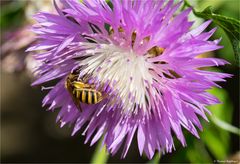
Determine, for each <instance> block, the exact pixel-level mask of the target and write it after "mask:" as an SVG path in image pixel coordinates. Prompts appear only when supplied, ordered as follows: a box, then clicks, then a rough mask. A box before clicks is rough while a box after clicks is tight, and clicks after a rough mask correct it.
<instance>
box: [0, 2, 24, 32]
mask: <svg viewBox="0 0 240 164" xmlns="http://www.w3.org/2000/svg"><path fill="white" fill-rule="evenodd" d="M26 3H27V1H12V2H10V1H9V3H8V4H6V5H4V6H1V13H0V27H1V30H2V29H4V28H9V27H12V26H20V25H22V24H23V23H24V7H25V5H26Z"/></svg>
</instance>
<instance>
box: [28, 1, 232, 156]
mask: <svg viewBox="0 0 240 164" xmlns="http://www.w3.org/2000/svg"><path fill="white" fill-rule="evenodd" d="M61 2H62V4H63V6H64V7H63V8H62V9H60V8H58V7H57V5H55V8H56V10H57V12H58V14H56V15H54V14H50V13H38V14H37V15H36V16H35V19H36V20H37V21H38V22H39V23H38V24H36V25H35V26H34V27H33V30H34V32H35V33H37V34H38V38H39V43H38V44H37V45H35V46H33V47H31V48H30V49H29V50H44V52H42V53H41V54H37V55H35V58H36V59H37V60H39V61H41V62H42V65H41V66H40V67H39V68H38V69H37V72H38V75H39V77H38V80H36V81H35V82H34V83H33V84H34V85H39V84H42V83H45V82H48V81H51V80H56V79H57V80H58V83H57V84H56V85H55V86H54V87H53V88H52V89H51V91H50V92H49V93H48V94H47V96H46V97H45V98H44V100H43V105H47V104H49V105H50V107H49V110H54V109H56V108H60V112H59V114H58V117H57V121H60V122H61V126H64V125H65V124H71V125H73V126H74V130H73V135H74V134H75V133H76V132H77V131H79V130H82V128H83V125H87V126H86V128H85V129H83V130H82V134H83V135H86V143H87V142H90V144H91V145H93V144H94V143H96V142H97V141H98V140H99V139H100V138H101V137H102V138H103V144H105V145H106V147H107V150H108V151H109V152H110V153H111V154H115V153H116V152H117V151H118V150H119V148H120V147H121V145H124V146H123V147H124V149H123V154H122V155H123V157H125V156H126V154H127V151H128V149H129V147H130V145H131V141H132V140H133V137H134V135H135V134H136V137H137V141H138V148H139V152H140V154H141V155H142V153H143V152H144V153H145V154H146V155H147V156H148V158H152V157H153V155H154V152H155V151H156V150H157V151H161V152H163V153H165V152H172V150H173V149H175V147H174V142H173V135H175V136H176V137H177V139H178V140H179V141H180V142H181V144H182V145H183V146H186V141H185V139H184V135H183V132H182V128H185V129H187V130H188V131H189V132H190V133H192V134H193V135H194V136H196V137H197V138H199V135H198V132H197V129H196V127H197V128H199V129H200V130H202V126H201V123H200V121H199V119H198V117H199V116H200V117H202V118H204V119H205V120H207V117H206V115H205V113H210V112H209V111H208V110H207V109H206V106H208V105H212V104H216V103H219V101H218V100H217V99H216V98H215V97H214V96H212V95H211V94H209V93H208V92H206V90H208V89H210V88H212V87H219V86H218V85H217V84H216V83H215V82H218V81H225V80H224V78H226V77H230V75H228V74H225V73H218V72H210V71H207V70H202V69H199V68H202V67H210V66H219V65H224V64H226V63H227V62H226V61H224V60H222V59H217V58H198V57H197V56H198V55H200V54H202V53H205V52H209V51H213V50H217V49H220V48H222V46H219V45H218V43H219V42H220V40H214V41H211V40H209V38H210V37H211V36H212V34H213V33H214V32H215V30H216V29H215V28H214V29H212V30H210V31H209V32H204V30H205V29H206V27H207V26H208V25H209V24H210V22H211V21H206V22H205V23H203V24H202V25H200V26H199V27H198V28H196V29H193V30H190V28H191V26H192V24H193V22H190V21H188V14H189V13H190V12H191V9H187V10H184V11H183V12H181V13H180V14H178V15H177V16H174V15H173V14H174V13H175V12H176V11H177V9H179V7H180V5H181V3H178V4H174V3H173V1H168V2H164V1H152V0H148V1H130V0H123V1H119V0H113V1H112V2H111V5H112V6H113V7H112V8H111V7H110V5H108V4H107V3H106V1H104V0H94V1H87V0H86V1H84V2H83V3H80V2H78V1H77V0H62V1H61ZM75 70H78V71H79V76H78V78H79V79H81V78H83V77H86V76H87V77H88V83H89V84H93V85H95V87H96V89H97V90H100V91H101V92H102V93H104V94H105V95H107V96H106V97H105V98H104V99H103V100H102V101H101V102H99V103H97V104H91V105H87V104H84V103H81V108H82V110H83V111H82V112H81V111H80V110H79V109H78V108H77V107H76V105H75V104H74V102H73V99H72V97H71V95H70V94H69V92H68V91H67V90H66V88H65V87H64V83H65V80H66V78H67V76H68V75H69V74H70V73H71V72H73V71H75Z"/></svg>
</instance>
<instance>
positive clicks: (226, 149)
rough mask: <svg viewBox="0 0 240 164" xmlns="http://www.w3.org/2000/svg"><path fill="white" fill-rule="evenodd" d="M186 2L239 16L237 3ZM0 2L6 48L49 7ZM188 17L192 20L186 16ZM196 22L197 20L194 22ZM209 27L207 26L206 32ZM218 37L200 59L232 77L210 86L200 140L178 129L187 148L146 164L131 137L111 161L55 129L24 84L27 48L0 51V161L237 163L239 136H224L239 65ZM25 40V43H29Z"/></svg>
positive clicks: (43, 0) (20, 0) (232, 117)
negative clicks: (221, 62)
mask: <svg viewBox="0 0 240 164" xmlns="http://www.w3.org/2000/svg"><path fill="white" fill-rule="evenodd" d="M37 1H38V2H37ZM189 2H190V3H191V4H192V5H193V6H194V7H195V9H196V10H197V11H201V10H203V9H204V8H205V7H207V6H209V5H210V6H212V7H213V10H214V12H215V13H218V14H222V15H226V16H229V17H233V18H235V19H238V20H239V17H240V13H239V8H240V3H239V1H238V0H203V1H200V0H199V1H197V0H196V1H189ZM0 4H1V10H0V11H1V17H0V27H1V45H4V44H6V43H7V44H10V45H11V47H12V49H14V47H16V46H17V45H16V44H17V43H21V42H23V41H22V39H21V38H22V37H24V38H27V37H30V36H31V34H27V33H24V35H20V37H17V38H14V35H15V33H14V32H16V31H18V30H19V29H20V31H21V29H22V28H23V27H24V26H27V25H29V24H31V23H32V20H31V19H30V15H32V13H34V12H35V11H38V10H46V11H49V10H50V11H51V10H52V8H53V7H52V5H51V0H32V1H30V0H7V1H6V0H1V1H0ZM190 19H196V18H195V17H194V16H191V18H190ZM202 21H203V20H201V19H198V22H199V23H200V22H202ZM213 27H214V25H213V24H212V25H211V27H210V28H209V29H211V28H213ZM31 37H32V36H31ZM220 37H222V41H221V45H224V48H223V49H221V50H219V51H216V52H214V53H210V54H204V55H206V56H215V57H219V58H224V59H226V60H227V61H229V62H230V63H231V65H227V66H223V67H218V68H217V69H214V70H215V71H221V72H227V73H230V74H233V75H234V76H233V78H231V79H227V82H226V83H219V84H220V85H221V86H222V89H216V88H214V89H212V90H211V91H210V92H211V93H212V94H214V95H216V96H217V97H218V98H219V99H220V100H221V101H222V102H223V103H222V104H220V105H215V106H211V107H209V109H210V110H211V111H212V113H213V115H212V116H209V120H210V123H206V122H205V121H203V120H201V121H202V124H203V127H204V130H203V132H200V136H201V139H200V140H199V139H197V138H195V137H193V136H192V135H190V134H189V133H188V132H186V131H184V133H185V136H186V140H187V145H188V146H187V147H186V148H183V147H182V146H181V145H180V143H179V142H178V141H176V142H175V143H176V144H175V146H176V151H175V152H173V153H171V154H166V155H163V156H162V157H161V159H160V161H159V155H156V156H155V159H154V160H152V161H148V160H147V158H146V157H145V156H142V157H140V156H139V153H138V148H137V143H136V139H134V141H133V143H132V145H131V147H130V150H129V153H128V155H127V157H126V158H125V159H121V158H120V155H121V151H119V152H118V154H117V155H116V156H114V157H111V156H108V155H106V153H105V152H103V151H100V152H99V150H98V148H97V147H98V146H97V145H95V146H92V147H90V146H89V145H88V144H86V145H85V144H84V137H83V136H81V134H80V133H78V134H77V135H75V136H73V137H71V136H70V135H71V129H72V128H69V127H63V128H60V127H59V124H56V123H55V119H56V115H57V112H54V113H53V112H46V111H45V109H46V108H42V107H41V101H42V99H43V97H44V95H45V94H46V93H47V91H43V92H41V91H40V89H41V88H40V87H31V86H30V85H31V82H32V81H33V78H32V76H31V74H30V73H29V71H27V68H28V67H27V66H26V59H25V58H27V55H26V54H25V53H24V49H25V48H26V46H27V44H22V45H21V46H20V47H19V48H16V49H14V52H12V51H13V50H11V51H10V50H9V51H10V52H11V54H13V53H14V55H15V58H13V59H12V58H10V59H8V60H7V62H6V58H7V57H8V54H7V53H2V50H1V162H84V163H89V162H97V163H104V162H106V160H107V162H109V163H113V162H117V163H148V162H150V163H159V162H160V163H212V162H221V161H222V160H227V159H228V160H235V161H237V160H238V162H240V154H239V135H237V134H234V133H232V132H229V131H233V132H236V129H235V128H234V127H238V128H239V67H238V66H237V65H236V61H235V59H234V55H233V50H232V47H231V43H230V42H229V40H228V38H227V36H226V34H225V33H224V31H223V30H222V29H221V28H218V30H217V32H216V33H215V34H214V36H213V37H212V39H214V38H220ZM238 37H239V36H238ZM12 38H13V39H12ZM29 40H30V41H29V43H31V42H32V41H31V39H29ZM14 55H13V56H14ZM16 56H17V57H16ZM9 60H10V62H9ZM16 60H21V62H19V61H16ZM3 62H5V63H3ZM16 62H17V63H18V64H22V66H20V69H11V71H6V70H9V69H6V68H5V67H8V65H15V64H16ZM232 126H234V127H232ZM238 133H239V131H238ZM218 160H219V161H218Z"/></svg>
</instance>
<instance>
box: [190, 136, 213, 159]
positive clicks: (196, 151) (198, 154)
mask: <svg viewBox="0 0 240 164" xmlns="http://www.w3.org/2000/svg"><path fill="white" fill-rule="evenodd" d="M193 141H194V142H193V143H191V145H190V144H188V148H187V154H186V155H187V157H188V159H189V161H190V162H191V163H196V162H197V163H210V162H211V161H212V159H211V157H210V155H209V154H208V152H207V150H206V147H205V145H204V143H203V142H202V141H200V140H197V139H194V140H193Z"/></svg>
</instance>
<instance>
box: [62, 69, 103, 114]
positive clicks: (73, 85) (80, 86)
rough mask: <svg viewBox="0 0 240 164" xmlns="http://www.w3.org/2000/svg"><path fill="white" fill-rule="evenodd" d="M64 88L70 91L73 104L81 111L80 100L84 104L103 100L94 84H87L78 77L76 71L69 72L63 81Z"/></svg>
mask: <svg viewBox="0 0 240 164" xmlns="http://www.w3.org/2000/svg"><path fill="white" fill-rule="evenodd" d="M65 88H66V89H67V90H68V92H69V93H70V95H71V97H72V99H73V101H74V103H75V105H76V106H77V107H78V109H80V111H82V108H81V106H80V102H82V103H85V104H97V103H99V102H100V101H102V100H103V95H102V93H101V92H100V91H98V90H96V87H95V85H93V84H88V83H87V80H86V79H84V78H83V80H79V79H78V73H77V72H76V71H75V72H73V73H70V74H69V75H68V76H67V78H66V81H65Z"/></svg>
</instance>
